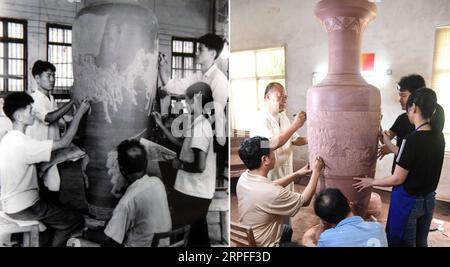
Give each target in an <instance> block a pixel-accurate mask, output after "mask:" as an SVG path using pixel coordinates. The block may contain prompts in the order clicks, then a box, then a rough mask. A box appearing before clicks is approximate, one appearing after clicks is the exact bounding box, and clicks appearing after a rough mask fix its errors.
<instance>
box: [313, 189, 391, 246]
mask: <svg viewBox="0 0 450 267" xmlns="http://www.w3.org/2000/svg"><path fill="white" fill-rule="evenodd" d="M314 211H315V212H316V214H317V216H319V217H320V219H322V222H323V223H324V224H325V227H327V228H328V227H331V228H330V229H328V230H325V231H324V232H323V233H322V234H321V235H320V238H319V242H318V244H317V246H318V247H387V240H386V233H385V232H384V230H383V227H382V226H381V225H380V224H379V223H377V222H366V221H364V220H363V219H362V218H361V217H359V216H354V215H353V212H352V211H351V208H350V204H349V202H348V200H347V199H346V198H345V196H344V194H342V192H341V191H340V190H339V189H336V188H327V189H325V190H323V191H321V192H319V193H318V195H317V196H316V199H315V201H314Z"/></svg>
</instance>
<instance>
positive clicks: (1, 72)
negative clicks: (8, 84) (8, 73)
mask: <svg viewBox="0 0 450 267" xmlns="http://www.w3.org/2000/svg"><path fill="white" fill-rule="evenodd" d="M3 64H4V61H3V59H0V75H1V74H5V73H4V71H5V70H4V69H3Z"/></svg>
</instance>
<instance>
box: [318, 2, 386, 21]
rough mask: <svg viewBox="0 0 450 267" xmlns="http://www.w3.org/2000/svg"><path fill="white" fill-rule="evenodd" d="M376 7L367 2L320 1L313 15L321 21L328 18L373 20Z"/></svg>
mask: <svg viewBox="0 0 450 267" xmlns="http://www.w3.org/2000/svg"><path fill="white" fill-rule="evenodd" d="M376 13H377V6H376V5H375V3H373V2H369V1H368V0H322V1H320V2H318V3H317V4H316V7H315V10H314V14H315V15H316V17H317V18H319V19H321V20H323V19H325V18H329V17H356V18H360V19H366V20H373V19H374V18H375V16H376Z"/></svg>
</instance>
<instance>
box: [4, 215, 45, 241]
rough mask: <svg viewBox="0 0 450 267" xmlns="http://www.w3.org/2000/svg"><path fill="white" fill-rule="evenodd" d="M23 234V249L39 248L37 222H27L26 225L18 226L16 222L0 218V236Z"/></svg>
mask: <svg viewBox="0 0 450 267" xmlns="http://www.w3.org/2000/svg"><path fill="white" fill-rule="evenodd" d="M15 233H23V246H24V247H39V222H38V221H27V223H26V225H22V226H20V225H18V224H17V223H16V222H14V221H12V220H10V219H8V218H6V217H4V216H0V235H5V234H15Z"/></svg>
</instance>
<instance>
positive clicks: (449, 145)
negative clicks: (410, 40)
mask: <svg viewBox="0 0 450 267" xmlns="http://www.w3.org/2000/svg"><path fill="white" fill-rule="evenodd" d="M440 29H445V31H450V24H447V25H440V26H437V27H436V29H435V37H434V49H433V62H432V69H431V86H432V88H433V89H434V90H435V91H436V93H437V94H438V97H439V94H440V93H441V90H442V88H435V87H436V85H435V82H436V81H435V77H436V76H439V74H440V73H437V72H441V71H440V70H437V69H436V68H435V64H436V61H437V58H436V56H437V54H438V51H437V50H438V49H439V47H438V46H439V44H438V42H437V41H438V32H439V30H440ZM449 52H450V50H449ZM448 75H450V69H449V70H448ZM444 90H445V89H444ZM438 102H439V99H438ZM443 108H444V111H445V110H446V108H445V107H444V106H443ZM448 109H449V110H450V107H449V108H448ZM446 117H447V116H446ZM445 124H446V125H448V124H450V121H449V120H448V118H447V120H446V122H445ZM443 134H444V138H445V140H446V141H447V142H446V147H445V154H446V156H449V157H450V142H449V141H450V131H445V125H444V130H443Z"/></svg>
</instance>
